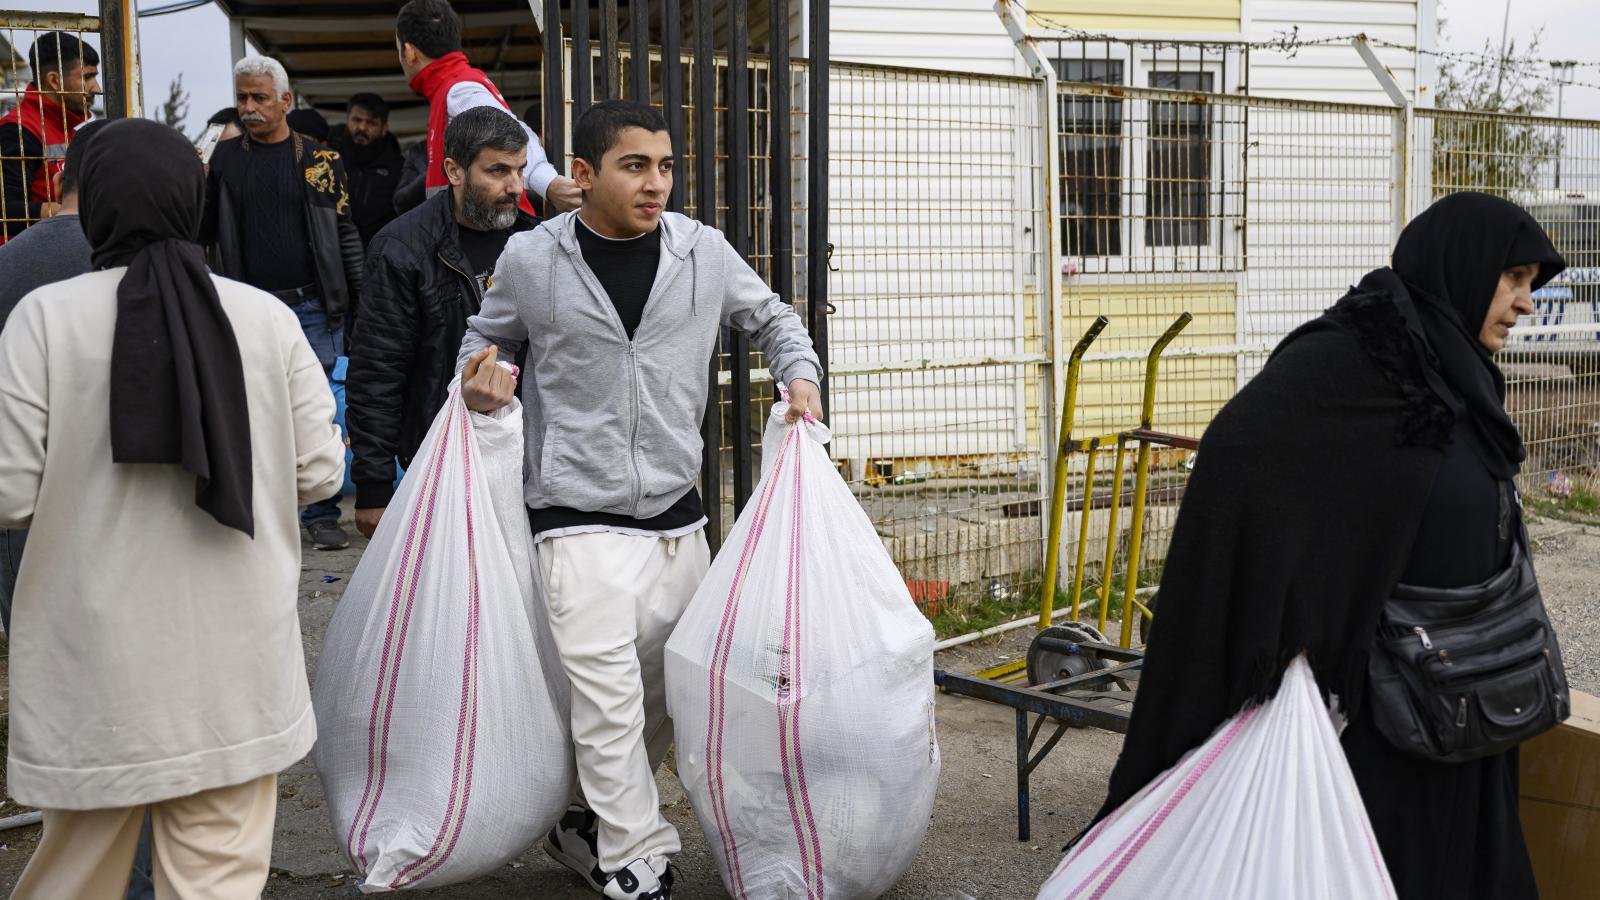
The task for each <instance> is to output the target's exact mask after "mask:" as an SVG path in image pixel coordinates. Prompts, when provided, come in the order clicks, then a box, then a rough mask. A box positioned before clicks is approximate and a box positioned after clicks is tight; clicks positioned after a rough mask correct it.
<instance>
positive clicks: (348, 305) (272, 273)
mask: <svg viewBox="0 0 1600 900" xmlns="http://www.w3.org/2000/svg"><path fill="white" fill-rule="evenodd" d="M233 74H234V90H235V100H236V104H237V107H238V110H239V120H240V122H241V123H242V124H243V126H244V134H242V135H240V136H239V137H237V138H234V139H233V140H230V141H223V142H222V143H220V144H218V145H217V149H216V151H215V152H214V153H213V154H212V156H211V167H210V172H209V173H208V176H207V179H206V212H205V219H204V222H203V223H202V226H201V242H202V243H203V244H205V245H206V246H207V248H208V249H209V250H210V254H211V267H212V270H213V271H215V272H216V273H217V274H218V275H223V276H225V277H228V278H232V279H234V280H235V281H242V282H244V283H246V284H248V285H250V286H252V287H256V288H260V289H261V290H264V291H266V292H267V293H269V294H272V295H273V296H275V297H277V298H278V299H279V300H281V301H283V302H284V303H285V304H286V305H288V306H289V308H290V309H292V310H294V312H295V315H296V316H298V317H299V319H300V327H301V328H302V330H304V331H305V335H306V340H307V341H309V342H310V343H311V349H312V350H314V351H316V354H317V361H318V362H320V363H322V367H323V369H324V371H326V372H328V373H329V374H330V375H331V374H332V372H333V367H334V363H335V362H336V361H337V359H338V358H339V357H340V356H343V355H344V352H345V348H344V343H345V341H344V335H345V319H346V318H348V317H350V316H352V315H354V313H355V303H356V299H357V298H358V297H359V296H360V294H361V271H362V263H363V253H362V244H361V232H360V231H359V230H358V229H357V228H356V224H355V218H354V216H353V215H352V213H351V211H350V194H349V190H348V188H347V187H346V184H347V182H346V180H345V174H344V163H343V162H342V161H341V160H340V158H339V154H338V152H337V151H335V150H333V149H331V148H329V147H327V146H325V145H323V144H321V143H319V142H318V141H316V140H314V139H313V138H310V137H307V136H306V135H304V134H297V133H296V132H295V131H294V130H292V129H291V128H290V127H289V124H288V121H287V120H288V114H289V110H290V109H291V108H292V107H293V106H294V95H293V94H292V93H290V91H289V76H288V73H287V72H285V71H284V68H283V66H282V65H281V64H280V63H279V62H278V61H277V60H275V59H272V58H271V57H267V56H247V57H245V58H244V59H242V60H240V61H239V62H238V64H237V65H236V66H234V70H233ZM339 499H340V498H339V495H338V494H335V495H334V496H332V497H330V498H328V499H327V500H323V501H320V502H317V503H313V504H311V505H310V506H308V507H306V508H305V510H304V511H303V512H302V513H301V516H300V524H301V526H302V527H304V528H305V530H306V532H307V533H308V534H309V536H310V539H311V544H312V546H313V547H315V548H316V549H318V550H342V549H344V548H345V547H348V546H349V545H350V537H349V535H347V534H345V532H344V529H342V528H340V527H339Z"/></svg>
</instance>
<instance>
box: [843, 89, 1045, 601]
mask: <svg viewBox="0 0 1600 900" xmlns="http://www.w3.org/2000/svg"><path fill="white" fill-rule="evenodd" d="M1044 102H1045V96H1044V93H1043V85H1042V84H1041V83H1039V82H1034V81H1028V80H1023V79H1012V78H1001V77H983V76H970V75H953V74H944V73H934V72H917V71H910V70H903V69H890V68H873V67H867V66H839V67H836V68H835V70H834V73H833V92H832V98H831V103H832V107H831V125H830V131H831V134H832V143H831V146H830V153H831V167H832V173H833V174H832V180H831V182H830V184H829V198H830V199H829V203H830V217H829V222H828V233H829V239H830V240H831V241H832V242H833V243H834V245H835V246H836V248H837V249H836V250H835V252H834V253H833V257H832V262H833V271H832V274H831V284H830V288H829V297H830V299H831V301H832V302H833V304H834V306H835V309H836V311H835V313H834V314H833V315H831V316H830V317H829V328H830V332H829V334H830V337H829V339H830V343H831V346H832V353H833V359H832V364H831V372H830V377H831V378H832V384H833V389H832V398H833V409H832V410H831V416H832V425H833V427H834V435H835V441H834V445H833V455H834V457H835V459H837V460H839V462H840V465H841V469H842V471H843V472H844V473H845V475H846V477H847V478H848V479H849V481H850V483H851V485H852V486H853V487H854V488H855V490H856V495H857V497H858V498H859V499H860V500H861V503H862V505H863V506H864V507H865V508H866V510H867V512H868V514H870V515H871V516H872V518H873V521H874V522H875V523H877V526H878V530H879V533H880V534H881V535H882V536H883V538H884V540H885V542H886V544H887V545H888V546H889V549H890V552H891V554H892V555H893V556H894V557H895V559H896V561H897V562H898V563H899V564H900V566H901V569H902V571H903V573H904V574H905V576H906V579H907V581H908V582H909V583H910V584H911V585H912V591H913V594H914V595H915V596H916V597H917V598H918V599H919V600H920V601H921V602H922V603H923V605H924V607H925V609H927V610H928V611H930V612H932V611H934V610H936V609H938V608H940V607H941V606H944V605H947V604H952V603H953V604H956V605H960V604H963V603H967V602H970V601H971V600H972V599H975V598H976V597H978V596H987V597H990V598H994V599H1007V598H1020V597H1023V596H1026V595H1028V594H1033V595H1034V596H1037V593H1036V592H1037V590H1038V583H1039V572H1040V570H1041V568H1042V563H1043V557H1042V552H1041V551H1042V547H1043V542H1042V540H1041V537H1042V525H1041V518H1040V515H1039V509H1040V499H1041V496H1042V485H1043V480H1042V476H1041V473H1042V472H1043V470H1044V467H1045V464H1046V459H1047V455H1046V453H1045V444H1046V443H1047V442H1046V440H1045V439H1044V438H1043V435H1046V434H1050V433H1052V432H1051V429H1050V428H1049V425H1048V421H1047V419H1048V415H1049V408H1050V406H1051V405H1052V404H1050V403H1049V402H1048V390H1049V385H1048V363H1049V359H1050V357H1049V347H1048V340H1047V338H1048V335H1049V334H1050V330H1049V315H1050V303H1049V298H1048V296H1047V295H1046V293H1045V291H1046V290H1047V286H1048V284H1049V283H1050V282H1049V279H1048V278H1047V277H1046V276H1047V274H1048V273H1047V267H1049V266H1051V265H1053V264H1054V260H1055V256H1054V254H1053V253H1052V252H1050V251H1049V250H1048V249H1047V246H1046V240H1045V234H1046V227H1045V226H1046V222H1045V197H1044V182H1045V178H1044V175H1045V171H1046V165H1045V164H1046V159H1045V152H1046V149H1045V148H1046V147H1047V146H1048V135H1047V126H1046V121H1045V120H1046V108H1045V105H1044Z"/></svg>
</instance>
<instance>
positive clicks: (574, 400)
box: [456, 213, 820, 519]
mask: <svg viewBox="0 0 1600 900" xmlns="http://www.w3.org/2000/svg"><path fill="white" fill-rule="evenodd" d="M661 220H662V221H661V228H662V229H663V230H662V234H661V263H660V267H659V268H658V269H657V270H656V280H655V286H654V287H653V288H651V290H650V298H649V300H648V301H647V302H646V304H645V309H644V318H643V319H642V320H641V321H640V323H639V328H638V330H637V331H636V332H635V334H634V339H633V340H632V341H630V340H628V335H627V332H626V331H625V330H624V329H623V327H622V320H621V319H620V318H619V317H618V316H617V311H616V307H615V306H613V305H612V303H611V300H610V298H608V297H607V296H606V293H605V289H604V288H602V287H601V286H600V280H599V279H598V278H596V277H595V274H594V272H593V271H592V270H591V269H590V268H589V265H588V263H586V262H584V259H583V253H582V251H581V250H580V249H579V248H578V238H577V234H576V231H575V228H576V226H577V225H578V220H577V214H576V213H564V214H562V215H559V216H556V217H555V218H553V219H548V220H546V221H544V222H542V223H540V225H539V227H538V228H535V229H533V230H532V231H526V232H523V233H521V234H517V235H513V236H512V238H511V240H510V241H508V242H507V243H506V248H505V252H504V253H502V254H501V256H500V261H499V263H498V264H496V266H495V270H494V278H493V279H492V281H491V282H490V287H489V290H488V292H487V293H486V294H485V295H484V298H483V306H482V308H481V310H480V312H479V313H478V315H476V316H473V317H472V318H470V319H468V320H467V334H466V338H465V339H464V340H463V341H462V343H461V354H460V356H459V357H458V358H457V360H456V369H457V371H460V369H461V367H462V366H463V365H465V364H466V361H467V357H469V356H471V355H472V354H473V353H476V352H478V351H479V350H482V349H483V348H485V347H487V346H489V344H490V343H491V342H492V343H494V344H496V345H498V346H499V347H500V350H501V354H500V357H501V358H502V359H510V358H511V357H512V356H513V355H514V354H515V353H516V352H517V351H519V350H521V349H522V348H523V347H526V348H527V351H528V354H527V362H526V365H525V367H524V369H523V371H522V377H521V379H520V382H519V384H518V389H517V390H518V396H519V397H520V398H521V399H522V405H523V410H524V412H523V421H524V422H525V423H526V435H525V438H526V453H527V462H526V465H525V466H524V472H523V478H524V495H525V497H526V499H527V503H528V506H529V507H531V508H533V509H543V508H546V507H551V506H560V507H567V508H570V509H581V510H585V511H588V512H604V513H616V514H621V515H626V516H632V517H633V518H638V519H647V518H650V517H651V516H655V515H659V514H660V513H662V512H665V511H666V510H667V508H668V507H670V506H671V505H672V504H673V503H674V502H675V501H676V500H677V499H678V498H679V497H681V496H683V494H684V492H685V491H687V490H689V488H690V487H692V486H693V485H694V483H695V478H696V477H697V476H698V475H699V470H700V455H701V451H702V446H701V440H700V420H701V418H702V416H703V415H704V413H705V405H706V397H707V396H708V390H709V375H708V372H707V363H708V362H709V361H710V359H711V350H712V346H713V344H714V342H715V340H716V337H717V332H718V328H719V327H720V326H721V325H723V324H727V325H731V326H733V327H735V328H738V329H740V330H742V331H744V332H745V333H747V334H749V335H750V337H751V338H752V339H753V340H754V341H755V344H756V346H757V347H758V348H760V350H761V352H763V353H765V354H766V357H767V361H768V363H769V366H770V368H771V371H772V373H773V376H774V377H775V378H777V379H778V380H779V381H785V382H787V381H790V380H793V379H796V378H802V379H807V380H810V381H816V380H818V377H819V374H820V373H819V369H820V364H819V362H818V360H817V354H816V352H815V351H814V350H812V347H811V337H810V335H808V334H807V333H806V329H805V326H804V324H802V322H801V321H800V317H799V316H798V315H796V314H795V312H794V308H793V307H791V306H790V305H789V304H787V303H785V302H784V301H783V300H781V299H780V298H779V297H778V296H777V295H776V294H774V293H773V292H772V290H771V289H770V288H768V287H767V285H766V283H765V282H763V281H762V280H761V276H759V275H757V274H756V273H755V271H754V270H752V269H751V268H750V266H749V265H748V264H746V263H745V261H744V260H743V259H742V258H741V257H740V256H739V254H738V253H737V252H735V251H734V249H733V247H731V246H730V245H729V244H728V241H727V239H726V238H724V237H723V235H722V232H720V231H718V230H716V229H715V228H712V227H710V226H707V225H703V224H701V223H700V222H697V221H695V220H693V219H690V218H687V217H685V216H681V215H678V214H676V213H664V214H663V215H662V217H661Z"/></svg>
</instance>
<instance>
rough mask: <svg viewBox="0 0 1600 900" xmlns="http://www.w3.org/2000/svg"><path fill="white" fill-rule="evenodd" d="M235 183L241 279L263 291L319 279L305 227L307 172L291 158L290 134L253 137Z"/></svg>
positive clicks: (291, 143) (305, 284)
mask: <svg viewBox="0 0 1600 900" xmlns="http://www.w3.org/2000/svg"><path fill="white" fill-rule="evenodd" d="M242 156H243V157H244V165H243V166H242V167H241V169H242V172H241V175H242V179H243V182H244V183H243V184H242V185H238V186H237V187H238V188H239V190H238V197H239V226H240V228H239V233H240V236H241V237H242V239H243V243H244V246H243V247H242V248H241V250H242V251H243V253H244V280H245V282H247V283H249V284H251V285H254V286H255V287H258V288H261V289H262V290H264V291H282V290H288V289H290V288H298V287H305V286H307V285H310V284H314V283H315V282H316V280H317V268H316V262H315V260H314V259H313V257H312V255H311V233H310V231H309V228H308V226H307V216H306V185H305V176H304V174H303V173H302V172H301V171H300V166H297V165H295V161H294V138H293V137H290V138H289V139H288V140H283V141H279V142H278V143H276V144H263V143H261V142H259V141H251V142H250V145H249V149H248V151H247V152H245V153H243V154H242Z"/></svg>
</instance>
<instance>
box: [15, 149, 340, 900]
mask: <svg viewBox="0 0 1600 900" xmlns="http://www.w3.org/2000/svg"><path fill="white" fill-rule="evenodd" d="M81 180H82V185H83V187H82V196H81V215H82V220H83V227H84V231H85V233H86V234H87V236H88V238H89V243H90V245H91V246H92V247H93V248H94V262H95V267H96V269H98V271H96V272H93V273H91V274H88V275H83V276H80V277H78V278H74V279H71V280H69V281H64V282H60V283H57V284H53V285H49V286H47V287H44V288H41V289H39V290H37V291H34V292H33V293H32V294H29V295H28V296H27V297H25V298H24V299H23V300H22V303H21V304H20V305H19V306H18V307H17V309H16V311H15V312H14V313H13V314H12V315H11V317H10V320H9V322H8V323H7V325H6V326H5V330H4V333H3V334H0V526H3V527H29V528H31V539H30V541H29V543H28V550H27V553H26V555H25V556H24V558H23V563H22V571H21V575H20V577H19V580H18V583H17V594H16V602H15V608H14V611H13V617H12V625H13V631H14V634H13V636H12V638H11V688H12V697H11V731H10V740H11V743H10V754H9V761H8V762H9V766H8V770H7V774H8V777H9V786H10V793H11V796H12V797H14V798H15V799H16V800H18V801H19V802H21V803H26V804H30V805H33V806H38V807H41V808H43V809H44V810H45V819H44V837H43V840H42V841H41V843H40V844H39V848H38V850H37V851H36V852H35V853H34V856H33V859H32V861H31V862H30V863H29V865H28V868H27V870H26V871H25V872H24V873H23V875H22V879H21V881H20V882H19V883H18V885H17V888H16V892H15V893H14V894H13V895H12V896H13V897H16V898H65V897H71V898H82V900H97V898H102V897H103V898H107V900H110V898H119V897H121V896H122V892H123V890H124V889H125V888H126V885H127V881H128V871H129V867H130V865H131V864H132V862H133V857H134V850H135V845H136V843H137V841H138V837H139V830H140V826H141V824H142V821H143V817H144V812H145V809H146V807H148V808H149V809H150V812H151V817H152V829H153V846H154V868H155V873H154V874H155V882H156V891H157V896H161V897H178V898H190V897H202V896H203V897H207V898H232V897H238V898H246V897H256V896H258V895H259V894H260V892H261V890H262V889H263V887H264V885H265V883H266V879H267V874H268V872H267V867H268V863H269V859H270V855H271V847H272V826H273V819H274V816H275V813H276V799H277V789H276V778H277V773H278V772H279V771H281V770H283V769H284V768H286V767H287V766H289V765H291V764H292V763H294V762H295V761H296V760H298V759H300V758H301V757H302V756H303V755H305V753H306V752H307V751H308V750H309V749H310V747H311V745H312V743H313V741H314V740H315V739H316V722H315V719H314V718H313V715H312V712H311V702H310V698H309V692H308V690H307V685H306V676H305V663H304V659H303V657H302V653H301V639H300V627H299V617H298V613H297V609H296V600H297V597H298V587H299V575H300V532H299V527H298V521H297V518H296V509H297V506H298V505H299V504H303V503H307V502H310V501H315V500H319V499H322V498H324V497H328V496H331V495H332V494H333V492H334V491H335V490H336V489H337V487H338V486H339V484H340V482H341V481H342V479H343V474H344V469H343V465H344V447H343V442H342V440H341V439H340V436H339V432H338V430H337V429H336V428H335V427H334V425H333V412H334V404H333V397H332V396H331V395H330V393H329V391H328V386H327V381H326V379H325V378H324V376H323V372H322V367H321V365H320V364H318V362H317V359H316V356H315V355H314V354H313V353H312V351H311V348H310V347H309V346H308V345H307V344H306V340H305V337H304V336H303V335H302V334H301V331H300V325H299V323H298V322H297V321H296V319H295V316H294V314H293V313H292V312H291V311H290V310H289V309H288V308H287V307H285V306H284V305H283V304H282V303H281V302H279V301H277V300H275V299H274V298H273V297H271V296H269V295H267V294H265V293H262V292H261V291H258V290H256V289H254V288H251V287H247V286H245V285H243V284H239V283H236V282H233V281H229V280H227V279H223V278H218V277H215V276H212V275H210V274H209V273H208V272H207V271H206V268H205V264H204V260H203V257H202V256H201V251H200V248H199V247H198V245H196V244H194V243H193V238H194V236H195V233H196V229H197V228H198V226H199V221H200V213H201V205H202V204H201V201H202V196H203V192H204V177H203V174H202V171H201V166H200V162H199V160H198V159H197V158H196V157H195V154H194V150H193V148H192V147H191V146H189V144H188V142H187V141H186V140H185V139H184V138H183V136H182V135H179V134H178V133H177V132H176V131H173V130H172V129H170V128H167V127H166V126H164V125H158V124H156V123H154V122H149V121H145V120H137V119H132V120H125V121H119V122H115V123H112V124H111V125H108V126H106V127H105V128H103V129H101V130H100V131H99V132H98V133H97V134H95V135H94V136H93V138H92V143H91V144H90V145H89V146H88V148H87V149H86V150H85V151H84V162H83V169H82V179H81Z"/></svg>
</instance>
